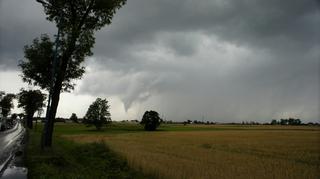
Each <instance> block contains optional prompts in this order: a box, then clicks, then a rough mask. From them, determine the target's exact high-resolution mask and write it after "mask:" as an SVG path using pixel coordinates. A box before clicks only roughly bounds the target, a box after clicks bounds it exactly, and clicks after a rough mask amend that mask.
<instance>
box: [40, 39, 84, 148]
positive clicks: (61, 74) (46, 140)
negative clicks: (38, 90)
mask: <svg viewBox="0 0 320 179" xmlns="http://www.w3.org/2000/svg"><path fill="white" fill-rule="evenodd" d="M78 36H79V33H75V34H73V36H72V39H71V41H70V43H69V45H68V48H67V49H66V51H65V53H64V54H63V55H62V58H61V61H62V63H61V66H60V69H59V70H58V74H57V78H56V81H55V84H54V87H53V91H52V99H51V105H50V109H49V119H48V121H47V124H46V126H45V128H44V132H43V136H42V147H51V146H52V134H53V129H54V120H55V117H56V113H57V108H58V104H59V100H60V92H61V89H62V82H63V80H64V79H65V75H66V71H67V67H68V63H69V60H70V57H71V55H72V53H73V51H74V48H75V43H76V40H77V38H78Z"/></svg>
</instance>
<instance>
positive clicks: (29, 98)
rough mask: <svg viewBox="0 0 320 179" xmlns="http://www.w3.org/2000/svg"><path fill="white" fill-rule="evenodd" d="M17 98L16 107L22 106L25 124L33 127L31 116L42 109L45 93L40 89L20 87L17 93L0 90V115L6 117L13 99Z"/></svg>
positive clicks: (11, 106)
mask: <svg viewBox="0 0 320 179" xmlns="http://www.w3.org/2000/svg"><path fill="white" fill-rule="evenodd" d="M15 98H17V99H18V107H19V108H23V110H24V112H25V116H26V117H25V119H26V126H27V127H28V128H30V129H32V127H33V123H32V121H33V116H34V113H35V112H36V111H42V108H43V107H44V106H45V104H44V101H45V100H46V95H45V94H43V93H42V92H41V91H40V90H25V89H21V90H20V92H19V93H18V94H12V93H8V94H6V93H5V92H4V91H0V108H1V113H2V116H3V117H5V118H7V117H8V115H9V114H10V112H11V109H12V108H13V107H14V105H13V99H15Z"/></svg>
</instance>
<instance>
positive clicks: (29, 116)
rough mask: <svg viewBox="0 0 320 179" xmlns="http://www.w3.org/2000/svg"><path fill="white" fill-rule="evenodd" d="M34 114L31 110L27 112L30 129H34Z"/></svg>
mask: <svg viewBox="0 0 320 179" xmlns="http://www.w3.org/2000/svg"><path fill="white" fill-rule="evenodd" d="M33 114H34V113H31V112H29V113H28V114H27V127H28V128H29V129H32V128H33V123H32V118H33Z"/></svg>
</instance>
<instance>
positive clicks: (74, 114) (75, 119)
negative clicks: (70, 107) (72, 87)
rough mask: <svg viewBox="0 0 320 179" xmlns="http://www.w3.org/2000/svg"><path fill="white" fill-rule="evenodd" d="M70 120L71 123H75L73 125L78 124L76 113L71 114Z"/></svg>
mask: <svg viewBox="0 0 320 179" xmlns="http://www.w3.org/2000/svg"><path fill="white" fill-rule="evenodd" d="M70 120H71V121H73V122H75V123H79V121H78V117H77V115H76V113H72V114H71V116H70Z"/></svg>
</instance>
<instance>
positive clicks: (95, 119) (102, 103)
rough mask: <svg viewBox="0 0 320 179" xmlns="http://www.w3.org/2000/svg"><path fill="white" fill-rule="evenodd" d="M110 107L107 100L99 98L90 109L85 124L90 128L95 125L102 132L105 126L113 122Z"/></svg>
mask: <svg viewBox="0 0 320 179" xmlns="http://www.w3.org/2000/svg"><path fill="white" fill-rule="evenodd" d="M109 109H110V106H109V105H108V101H107V100H106V99H101V98H97V99H96V100H95V101H94V102H93V103H92V104H91V105H90V106H89V108H88V111H87V113H86V115H85V119H84V121H83V122H84V123H85V124H87V125H88V126H91V125H94V126H95V127H96V128H97V130H101V128H102V126H103V125H107V124H108V123H110V122H111V114H110V112H109Z"/></svg>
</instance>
